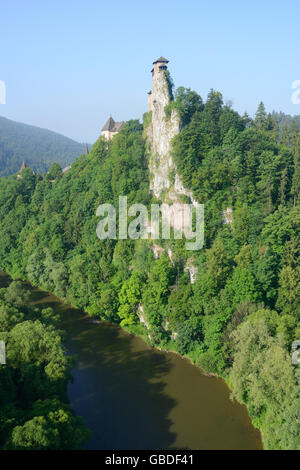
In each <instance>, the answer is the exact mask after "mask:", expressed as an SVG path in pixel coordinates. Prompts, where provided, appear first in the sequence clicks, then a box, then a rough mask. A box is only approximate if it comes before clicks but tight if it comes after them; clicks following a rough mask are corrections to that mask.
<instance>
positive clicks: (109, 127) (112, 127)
mask: <svg viewBox="0 0 300 470" xmlns="http://www.w3.org/2000/svg"><path fill="white" fill-rule="evenodd" d="M124 125H125V121H120V122H115V121H114V120H113V118H112V117H110V118H109V119H108V121H107V123H106V124H105V126H104V127H103V129H102V132H103V131H109V132H119V131H120V130H121V129H122V127H123V126H124Z"/></svg>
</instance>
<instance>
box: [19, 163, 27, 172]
mask: <svg viewBox="0 0 300 470" xmlns="http://www.w3.org/2000/svg"><path fill="white" fill-rule="evenodd" d="M25 168H26V163H25V162H24V161H23V162H22V165H21V168H20V171H19V173H20V172H21V171H22V170H24V169H25Z"/></svg>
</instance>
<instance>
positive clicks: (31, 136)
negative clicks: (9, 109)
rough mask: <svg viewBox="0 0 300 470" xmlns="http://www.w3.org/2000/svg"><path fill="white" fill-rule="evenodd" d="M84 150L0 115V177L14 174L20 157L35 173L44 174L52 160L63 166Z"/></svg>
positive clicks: (70, 142)
mask: <svg viewBox="0 0 300 470" xmlns="http://www.w3.org/2000/svg"><path fill="white" fill-rule="evenodd" d="M84 152H85V144H81V143H79V142H76V141H74V140H72V139H69V138H68V137H65V136H63V135H61V134H58V133H56V132H53V131H50V130H48V129H42V128H40V127H36V126H31V125H28V124H23V123H20V122H16V121H11V120H10V119H6V118H4V117H0V176H7V175H11V174H14V173H17V172H18V171H19V169H20V167H21V164H22V161H24V160H25V161H26V165H27V166H29V167H31V168H32V169H33V170H35V171H36V172H38V173H45V172H46V171H48V169H49V167H50V166H51V164H52V163H53V162H57V163H59V164H60V165H61V166H62V167H65V166H67V165H69V164H70V163H72V161H74V160H75V159H76V158H77V157H79V156H80V155H82V154H84Z"/></svg>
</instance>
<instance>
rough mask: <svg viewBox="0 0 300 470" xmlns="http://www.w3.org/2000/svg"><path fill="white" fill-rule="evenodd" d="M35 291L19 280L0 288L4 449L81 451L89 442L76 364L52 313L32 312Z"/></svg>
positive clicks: (0, 446)
mask: <svg viewBox="0 0 300 470" xmlns="http://www.w3.org/2000/svg"><path fill="white" fill-rule="evenodd" d="M29 295H30V294H29V292H28V291H27V290H26V289H25V288H24V287H23V286H22V284H21V283H20V282H17V281H13V282H11V283H10V285H9V286H8V287H4V288H1V289H0V340H2V341H4V342H5V344H6V351H7V358H6V360H7V364H6V365H0V409H1V413H0V449H2V450H19V449H23V450H24V449H25V450H45V449H47V450H61V449H80V448H81V447H82V445H83V443H84V442H86V441H88V439H89V431H88V430H87V429H86V428H85V427H84V425H83V422H82V419H81V418H79V417H74V415H73V413H72V411H71V409H70V406H69V404H68V397H67V382H68V381H69V380H70V378H71V375H70V369H71V366H72V364H73V363H74V361H73V359H72V357H70V356H67V355H66V354H65V351H64V347H63V337H64V335H63V332H62V331H60V330H58V329H57V324H58V322H59V316H58V315H57V314H55V313H54V312H53V310H52V308H44V309H42V310H40V309H38V308H33V307H28V301H29Z"/></svg>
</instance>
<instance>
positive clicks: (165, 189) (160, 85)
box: [147, 71, 196, 203]
mask: <svg viewBox="0 0 300 470" xmlns="http://www.w3.org/2000/svg"><path fill="white" fill-rule="evenodd" d="M151 96H152V99H151V112H152V123H151V125H150V126H149V128H148V132H147V134H148V140H149V142H150V147H151V157H150V160H149V169H150V190H151V191H152V192H153V194H154V195H155V196H156V197H157V198H160V197H161V195H162V193H165V198H164V199H165V200H167V199H168V200H169V202H173V203H174V202H179V201H180V197H179V196H180V195H185V196H188V197H189V198H190V199H191V201H192V202H196V201H194V200H193V198H192V193H191V191H188V190H186V189H185V188H184V187H183V184H182V182H181V179H180V177H179V175H178V172H177V169H176V166H175V164H174V162H173V159H172V156H171V148H172V146H171V142H172V139H173V137H175V135H177V134H178V133H179V132H180V118H179V116H178V113H177V111H176V110H175V109H173V110H172V112H171V116H170V117H169V118H167V117H166V113H165V107H166V106H167V105H168V104H169V103H170V99H171V97H170V92H169V87H168V82H167V78H166V75H165V73H164V71H155V72H154V74H153V81H152V95H151ZM171 175H173V176H172V177H171ZM172 179H173V181H172Z"/></svg>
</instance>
